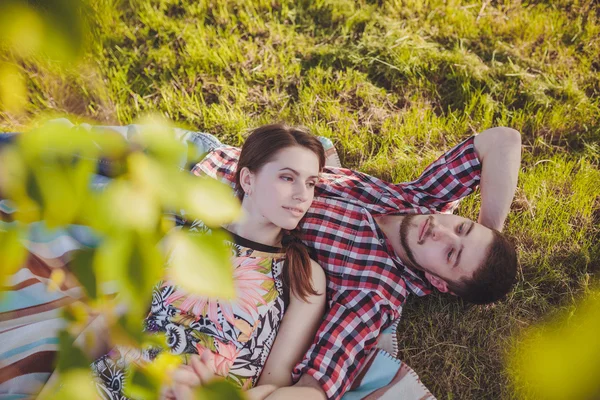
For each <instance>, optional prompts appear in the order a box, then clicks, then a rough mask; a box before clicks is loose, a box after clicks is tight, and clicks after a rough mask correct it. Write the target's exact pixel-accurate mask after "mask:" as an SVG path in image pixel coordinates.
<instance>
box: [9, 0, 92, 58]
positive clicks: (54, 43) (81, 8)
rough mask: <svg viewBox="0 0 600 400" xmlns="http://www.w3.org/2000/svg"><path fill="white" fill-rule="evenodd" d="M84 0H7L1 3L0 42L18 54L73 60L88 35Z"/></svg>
mask: <svg viewBox="0 0 600 400" xmlns="http://www.w3.org/2000/svg"><path fill="white" fill-rule="evenodd" d="M87 10H88V7H87V3H86V2H85V1H83V0H46V1H39V0H35V1H32V0H29V1H28V0H7V1H3V2H2V3H1V4H0V26H1V28H0V42H4V43H5V44H7V45H8V46H9V47H10V48H11V50H12V51H14V52H15V53H16V54H18V55H19V56H21V57H30V56H35V55H43V56H46V57H49V58H51V59H54V60H59V61H63V62H66V61H73V60H74V59H75V58H76V57H77V56H79V55H81V54H82V53H83V50H84V48H85V44H86V41H87V39H88V37H89V35H88V32H89V27H88V23H87V18H88V16H89V12H88V11H87Z"/></svg>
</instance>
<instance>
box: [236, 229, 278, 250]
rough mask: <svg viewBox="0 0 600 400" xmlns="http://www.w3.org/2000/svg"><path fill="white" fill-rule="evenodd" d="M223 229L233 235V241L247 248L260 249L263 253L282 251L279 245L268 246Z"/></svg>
mask: <svg viewBox="0 0 600 400" xmlns="http://www.w3.org/2000/svg"><path fill="white" fill-rule="evenodd" d="M225 231H226V232H228V233H229V234H230V235H231V236H232V237H233V242H234V243H235V244H237V245H240V246H243V247H247V248H249V249H253V250H258V251H262V252H265V253H281V252H283V249H282V248H281V247H275V246H269V245H266V244H262V243H258V242H255V241H253V240H250V239H246V238H243V237H241V236H240V235H237V234H235V233H233V232H231V231H230V230H227V229H225Z"/></svg>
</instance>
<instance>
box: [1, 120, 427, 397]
mask: <svg viewBox="0 0 600 400" xmlns="http://www.w3.org/2000/svg"><path fill="white" fill-rule="evenodd" d="M59 123H61V124H63V125H64V126H65V128H66V129H68V128H70V127H72V126H73V125H72V124H70V122H69V121H67V120H61V121H59ZM89 129H98V130H107V131H111V132H116V133H119V134H121V135H122V136H123V137H124V138H126V139H128V140H129V139H131V137H133V136H134V135H136V134H137V132H139V129H140V127H139V126H136V125H131V126H115V127H106V126H103V127H92V126H89ZM176 135H177V137H178V138H179V139H180V140H181V141H182V142H183V143H185V144H186V146H188V154H189V152H190V151H192V152H193V153H194V154H197V156H198V161H199V160H200V159H201V157H202V155H203V154H205V153H207V152H208V151H210V150H212V149H214V148H215V147H218V146H219V145H221V144H220V142H219V141H218V140H217V139H216V138H214V137H213V136H212V135H209V134H206V133H201V132H193V131H186V130H181V129H179V130H176ZM322 143H323V145H324V147H325V149H326V153H327V156H328V158H327V160H328V163H329V165H336V164H337V165H338V166H339V158H337V153H336V152H335V148H334V147H333V144H332V143H331V141H329V140H328V139H326V138H322ZM188 161H189V159H188ZM179 166H180V168H181V169H182V170H185V169H187V166H186V160H185V159H183V158H182V160H181V163H180V165H179ZM101 168H102V166H100V168H99V172H101ZM109 183H110V179H109V178H107V177H105V176H102V174H101V173H100V174H99V175H97V176H95V177H93V179H92V182H91V186H92V189H94V190H99V189H102V188H103V187H104V186H106V185H107V184H109ZM13 212H14V209H13V208H11V205H10V203H9V202H8V201H6V200H0V216H1V217H2V218H1V221H0V229H3V227H4V226H5V224H6V223H10V222H7V221H10V215H11V214H12V213H13ZM98 240H99V239H98V237H97V236H96V235H95V234H94V232H92V231H91V230H90V229H89V228H88V227H85V226H67V227H62V228H57V229H48V228H47V227H46V226H45V225H44V223H43V222H36V223H32V224H30V227H29V235H28V238H27V240H26V242H25V245H26V247H27V249H28V250H29V255H28V257H27V260H26V262H25V263H24V264H23V266H22V268H21V269H19V270H18V271H17V272H16V273H15V274H14V275H13V276H12V277H11V278H10V280H9V283H8V286H6V287H4V288H2V293H1V294H0V400H7V399H11V400H13V399H15V400H16V399H25V398H35V395H36V394H37V393H38V392H39V391H40V390H41V389H42V388H43V386H44V384H45V383H46V382H47V380H48V379H49V377H50V375H51V374H52V372H53V369H54V361H55V359H56V355H57V350H58V333H59V332H60V330H61V329H62V328H64V327H65V321H64V320H63V319H62V318H61V310H62V309H63V308H64V307H66V306H67V305H69V304H72V303H74V302H81V301H82V296H83V292H82V290H81V288H79V287H78V286H77V285H76V284H75V283H74V280H72V279H69V261H70V260H71V258H72V255H73V252H75V251H77V250H79V249H83V248H89V247H94V246H95V245H97V243H98ZM54 269H62V270H63V271H64V272H65V276H67V279H65V281H64V283H63V284H62V285H61V286H60V287H59V288H55V289H54V290H50V286H51V284H50V279H49V278H50V274H51V273H52V271H53V270H54ZM397 322H398V321H396V323H395V324H393V325H392V326H391V327H390V328H389V329H388V330H386V331H385V332H382V334H381V335H380V337H379V340H378V345H377V349H376V350H374V351H372V352H371V353H370V354H369V355H368V359H367V362H366V363H365V366H364V368H363V369H362V372H361V373H360V374H359V376H358V378H357V379H356V380H355V382H353V384H352V386H351V389H350V390H349V391H348V392H347V393H346V394H345V395H344V397H343V399H344V400H359V399H407V400H413V399H414V400H417V399H419V400H429V399H435V398H434V396H433V395H432V394H431V393H430V392H429V390H427V388H426V387H425V386H424V385H423V384H422V383H421V381H420V379H419V377H418V376H417V374H416V373H415V372H414V371H413V370H412V369H411V368H410V367H409V366H407V365H406V364H404V363H403V362H402V361H401V360H399V359H398V358H397V353H398V349H397V341H396V332H395V331H396V327H397Z"/></svg>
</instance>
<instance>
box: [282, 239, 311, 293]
mask: <svg viewBox="0 0 600 400" xmlns="http://www.w3.org/2000/svg"><path fill="white" fill-rule="evenodd" d="M281 245H282V246H283V250H284V251H285V263H284V264H283V284H284V287H287V288H289V289H291V293H293V294H294V295H296V296H297V297H299V298H301V299H302V300H304V301H306V297H307V296H309V295H318V294H319V293H318V292H317V291H315V289H314V288H313V285H312V267H311V265H310V255H309V253H308V248H307V247H306V246H305V245H304V243H302V240H300V238H299V237H298V236H296V235H295V234H293V233H291V232H284V235H283V238H282V239H281ZM290 266H291V267H290Z"/></svg>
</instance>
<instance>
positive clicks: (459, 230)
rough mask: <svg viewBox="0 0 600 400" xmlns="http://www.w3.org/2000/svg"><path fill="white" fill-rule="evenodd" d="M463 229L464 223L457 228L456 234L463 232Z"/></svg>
mask: <svg viewBox="0 0 600 400" xmlns="http://www.w3.org/2000/svg"><path fill="white" fill-rule="evenodd" d="M464 227H465V223H464V222H463V223H462V224H460V225H459V226H458V233H462V231H463V230H464Z"/></svg>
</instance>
